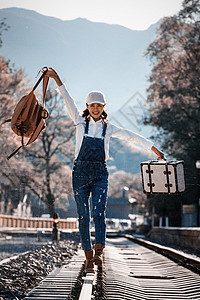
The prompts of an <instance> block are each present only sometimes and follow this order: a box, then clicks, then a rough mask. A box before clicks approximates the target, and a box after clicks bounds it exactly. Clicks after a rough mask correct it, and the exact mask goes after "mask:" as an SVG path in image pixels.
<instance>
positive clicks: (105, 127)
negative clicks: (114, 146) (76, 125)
mask: <svg viewBox="0 0 200 300" xmlns="http://www.w3.org/2000/svg"><path fill="white" fill-rule="evenodd" d="M85 122H86V124H85V134H88V130H89V122H90V120H89V119H86V121H85ZM106 129H107V123H103V130H102V137H103V138H104V137H105V135H106Z"/></svg>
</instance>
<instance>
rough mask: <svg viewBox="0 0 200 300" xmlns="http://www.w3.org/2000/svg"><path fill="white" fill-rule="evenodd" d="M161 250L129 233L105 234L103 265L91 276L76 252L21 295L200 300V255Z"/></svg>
mask: <svg viewBox="0 0 200 300" xmlns="http://www.w3.org/2000/svg"><path fill="white" fill-rule="evenodd" d="M144 245H145V247H144ZM165 248H166V247H163V246H158V247H157V248H156V244H153V243H150V242H145V241H144V240H141V239H136V238H133V237H131V236H121V237H116V238H107V245H106V248H105V251H104V263H103V267H102V268H99V269H96V271H95V275H87V276H86V274H85V273H84V264H83V262H84V259H85V258H84V252H83V251H82V250H79V251H78V253H77V255H75V256H73V257H72V260H71V262H70V263H69V264H67V265H64V266H62V267H61V268H57V269H55V270H54V271H53V272H51V273H50V274H49V275H48V276H47V278H46V279H44V280H43V281H42V282H41V283H40V285H39V286H38V287H36V288H35V289H33V290H32V291H31V292H30V293H29V294H28V295H27V297H26V298H24V299H26V300H33V299H34V300H42V299H43V300H49V299H51V300H52V299H54V300H61V299H62V300H66V299H77V300H78V299H79V300H90V299H95V300H103V299H108V300H112V299H113V300H117V299H120V300H123V299H125V300H129V299H130V300H133V299H138V300H139V299H157V300H158V299H173V300H179V299H200V277H199V274H198V273H199V272H200V259H199V260H198V259H197V260H195V259H192V258H191V257H190V259H189V256H188V255H186V256H183V255H181V253H178V251H175V250H170V249H169V248H166V249H165ZM167 249H168V251H167ZM170 251H171V252H170ZM159 252H162V254H160V253H159ZM173 252H174V253H175V254H174V256H173V255H172V253H173ZM163 254H165V255H167V256H168V257H166V256H163ZM169 257H170V258H171V259H169ZM172 259H173V260H172ZM184 264H185V266H184ZM186 267H187V268H186ZM191 269H192V270H191ZM194 271H195V272H194Z"/></svg>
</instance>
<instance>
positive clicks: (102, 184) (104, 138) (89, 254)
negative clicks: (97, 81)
mask: <svg viewBox="0 0 200 300" xmlns="http://www.w3.org/2000/svg"><path fill="white" fill-rule="evenodd" d="M46 76H49V77H51V78H53V79H55V81H56V83H57V85H58V90H59V92H60V93H61V94H62V96H63V97H64V100H65V103H66V107H67V110H68V113H69V116H70V118H71V119H72V120H73V122H74V124H75V126H76V149H75V162H74V167H73V173H72V184H73V191H74V198H75V201H76V204H77V211H78V216H79V231H80V237H81V243H82V248H83V250H84V251H85V256H86V272H87V273H89V272H94V263H95V264H96V265H102V254H103V248H104V247H105V237H106V224H105V209H106V201H107V190H108V171H107V167H106V160H107V159H108V153H109V140H110V137H111V136H113V137H118V138H121V139H124V140H128V141H130V142H133V143H139V144H141V145H142V146H143V147H144V148H146V149H148V150H152V151H154V152H155V153H156V154H157V155H158V159H162V157H164V154H163V153H162V152H161V151H160V150H158V149H157V148H156V147H155V146H154V145H153V143H152V142H151V141H149V140H147V139H145V138H144V137H142V136H140V135H138V134H136V133H134V132H132V131H130V130H127V129H122V128H119V127H117V126H115V125H113V124H111V123H110V122H108V121H107V113H106V111H105V105H106V100H105V97H104V95H103V93H101V92H96V91H94V92H90V93H89V94H88V96H87V98H86V109H85V110H84V112H83V114H80V112H79V110H78V108H77V106H76V104H75V102H74V100H73V98H72V97H71V96H70V94H69V92H68V91H67V89H66V87H65V86H64V85H63V83H62V81H61V79H60V77H59V76H58V74H57V73H56V72H55V70H53V69H52V68H49V71H48V72H47V74H46ZM90 195H91V199H92V207H93V220H94V223H95V245H94V249H95V254H93V249H92V244H91V239H90V229H89V225H90V208H89V197H90Z"/></svg>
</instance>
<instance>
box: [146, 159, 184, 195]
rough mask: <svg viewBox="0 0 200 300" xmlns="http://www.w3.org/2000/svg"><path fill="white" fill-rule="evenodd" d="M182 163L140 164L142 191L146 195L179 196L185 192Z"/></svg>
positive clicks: (150, 162) (147, 162)
mask: <svg viewBox="0 0 200 300" xmlns="http://www.w3.org/2000/svg"><path fill="white" fill-rule="evenodd" d="M183 164H184V162H183V161H182V160H181V161H163V160H161V161H158V160H156V161H153V160H150V161H146V162H142V163H141V174H142V185H143V191H144V193H147V194H179V193H183V192H184V191H185V177H184V167H183Z"/></svg>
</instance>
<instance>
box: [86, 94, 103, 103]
mask: <svg viewBox="0 0 200 300" xmlns="http://www.w3.org/2000/svg"><path fill="white" fill-rule="evenodd" d="M92 103H100V104H102V105H105V104H106V99H105V96H104V94H103V93H102V92H96V91H94V92H90V93H89V94H88V95H87V98H86V104H88V105H89V104H92Z"/></svg>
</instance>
